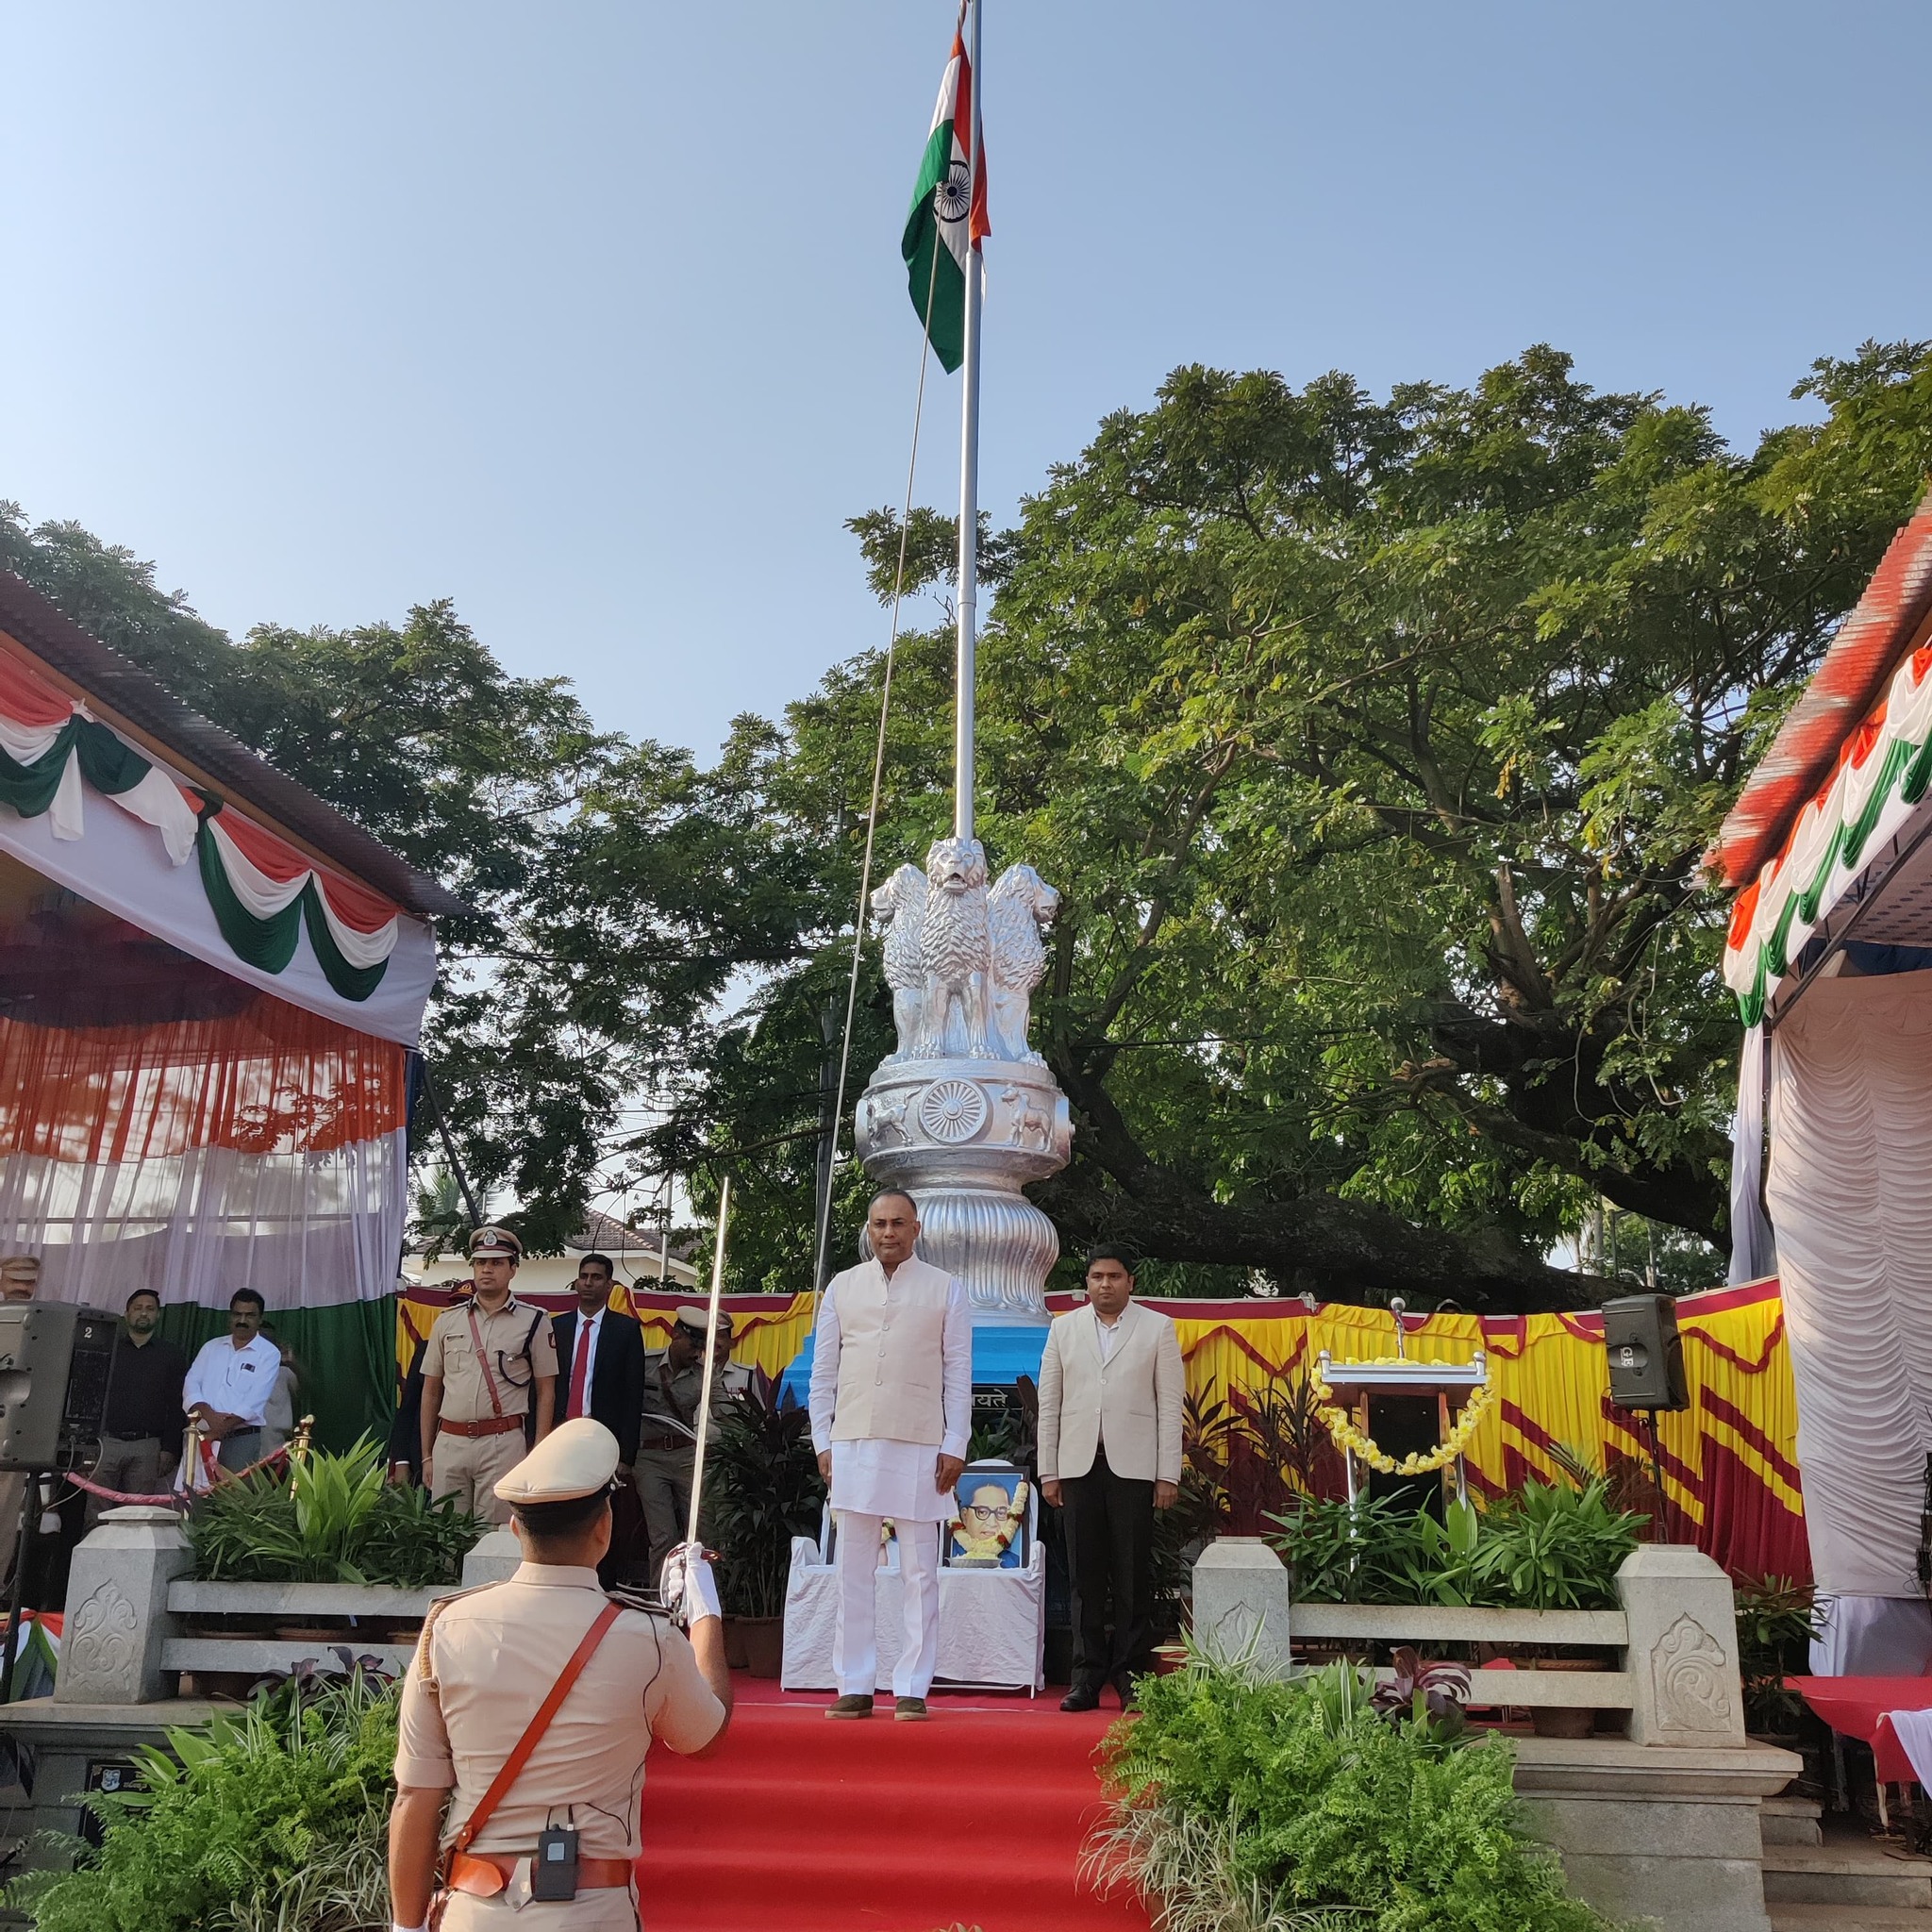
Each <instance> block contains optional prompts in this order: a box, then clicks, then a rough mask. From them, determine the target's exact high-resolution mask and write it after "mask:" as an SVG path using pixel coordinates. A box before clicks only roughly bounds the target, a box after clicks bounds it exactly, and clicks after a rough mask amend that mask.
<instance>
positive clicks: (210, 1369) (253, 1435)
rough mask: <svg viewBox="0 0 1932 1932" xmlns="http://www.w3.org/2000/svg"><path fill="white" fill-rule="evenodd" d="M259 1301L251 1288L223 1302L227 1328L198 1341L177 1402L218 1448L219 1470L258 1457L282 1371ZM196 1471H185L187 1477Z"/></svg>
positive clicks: (242, 1466) (242, 1465)
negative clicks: (264, 1328) (210, 1338)
mask: <svg viewBox="0 0 1932 1932" xmlns="http://www.w3.org/2000/svg"><path fill="white" fill-rule="evenodd" d="M261 1317H262V1299H261V1297H260V1296H259V1295H258V1294H257V1293H256V1292H255V1291H254V1290H253V1289H252V1288H241V1289H237V1290H236V1291H235V1292H234V1294H233V1295H232V1296H231V1297H230V1298H229V1301H228V1332H227V1334H225V1335H218V1336H217V1337H216V1338H215V1339H214V1340H213V1341H209V1342H206V1343H204V1344H203V1347H202V1350H201V1353H200V1354H199V1355H197V1356H196V1357H194V1359H193V1361H192V1362H191V1363H190V1364H189V1366H188V1380H187V1381H186V1382H185V1383H184V1384H183V1385H182V1390H181V1406H182V1407H183V1408H185V1409H186V1410H187V1411H188V1413H189V1415H190V1416H191V1417H192V1418H193V1419H194V1420H195V1421H197V1422H199V1423H200V1424H201V1433H202V1436H203V1437H204V1439H205V1440H207V1441H211V1442H216V1443H219V1444H220V1445H221V1447H220V1460H221V1465H222V1467H223V1468H224V1469H246V1468H247V1467H248V1466H249V1464H250V1463H252V1462H256V1461H258V1460H259V1459H260V1456H261V1426H262V1422H263V1419H264V1418H265V1417H266V1416H267V1414H268V1405H269V1398H270V1396H272V1395H273V1394H274V1393H275V1377H276V1376H277V1375H278V1374H280V1373H281V1367H282V1352H281V1350H280V1349H278V1348H277V1347H276V1346H275V1343H274V1342H273V1341H269V1339H268V1338H267V1337H266V1336H265V1335H263V1334H262V1332H261ZM195 1474H196V1472H194V1471H192V1470H191V1471H190V1472H189V1476H190V1479H191V1480H192V1479H193V1477H194V1475H195Z"/></svg>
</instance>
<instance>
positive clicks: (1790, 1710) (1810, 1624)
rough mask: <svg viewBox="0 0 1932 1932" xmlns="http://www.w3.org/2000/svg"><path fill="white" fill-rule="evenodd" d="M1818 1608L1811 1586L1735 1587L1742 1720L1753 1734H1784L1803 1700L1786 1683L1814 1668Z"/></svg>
mask: <svg viewBox="0 0 1932 1932" xmlns="http://www.w3.org/2000/svg"><path fill="white" fill-rule="evenodd" d="M1817 1618H1818V1610H1817V1606H1816V1604H1815V1602H1814V1601H1813V1597H1812V1592H1811V1588H1810V1586H1809V1585H1808V1584H1803V1583H1793V1582H1792V1581H1791V1579H1790V1577H1789V1576H1759V1577H1755V1578H1749V1579H1745V1580H1741V1581H1740V1582H1739V1584H1738V1586H1737V1620H1738V1666H1739V1669H1740V1671H1741V1672H1742V1674H1743V1678H1744V1718H1745V1722H1746V1723H1747V1724H1749V1726H1750V1728H1751V1729H1752V1730H1754V1731H1785V1730H1789V1729H1790V1726H1791V1725H1792V1724H1795V1723H1796V1721H1797V1717H1798V1713H1799V1712H1800V1711H1801V1710H1802V1709H1803V1708H1804V1703H1805V1701H1804V1699H1803V1698H1801V1697H1800V1696H1799V1695H1798V1693H1797V1692H1796V1691H1787V1690H1786V1689H1785V1684H1784V1680H1785V1679H1786V1677H1788V1676H1791V1675H1797V1674H1803V1673H1804V1672H1806V1671H1807V1670H1809V1669H1810V1668H1811V1657H1810V1651H1811V1640H1812V1639H1813V1638H1814V1637H1816V1636H1817V1634H1818V1626H1817Z"/></svg>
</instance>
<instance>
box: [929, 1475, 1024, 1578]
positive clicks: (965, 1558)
mask: <svg viewBox="0 0 1932 1932" xmlns="http://www.w3.org/2000/svg"><path fill="white" fill-rule="evenodd" d="M1035 1508H1036V1504H1035V1500H1034V1493H1033V1485H1032V1484H1031V1483H1029V1482H1028V1481H1027V1480H1026V1473H1025V1471H1024V1470H1023V1469H1021V1468H1020V1466H1019V1465H1018V1464H1017V1463H1013V1462H991V1461H989V1462H969V1463H968V1464H967V1465H966V1468H965V1471H964V1473H963V1474H961V1475H960V1477H959V1481H958V1487H957V1488H956V1489H955V1490H954V1491H953V1520H952V1522H951V1523H949V1524H947V1525H946V1548H945V1559H946V1562H947V1563H948V1564H949V1565H950V1566H951V1567H952V1568H954V1569H956V1570H1024V1568H1025V1567H1026V1558H1027V1556H1028V1554H1029V1553H1030V1551H1031V1549H1032V1546H1033V1535H1034V1527H1035V1525H1034V1512H1035Z"/></svg>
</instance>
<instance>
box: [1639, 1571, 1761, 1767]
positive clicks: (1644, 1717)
mask: <svg viewBox="0 0 1932 1932" xmlns="http://www.w3.org/2000/svg"><path fill="white" fill-rule="evenodd" d="M1617 1596H1618V1599H1619V1600H1620V1601H1621V1603H1622V1604H1623V1606H1624V1616H1625V1618H1626V1619H1628V1621H1629V1626H1630V1643H1629V1648H1628V1650H1627V1651H1625V1653H1624V1669H1625V1670H1627V1671H1628V1672H1629V1673H1630V1679H1631V1685H1632V1688H1633V1689H1634V1691H1636V1701H1635V1703H1633V1704H1632V1706H1631V1707H1630V1741H1631V1742H1632V1743H1633V1744H1676V1745H1703V1746H1706V1747H1707V1748H1709V1747H1715V1748H1718V1749H1724V1750H1729V1749H1736V1750H1741V1749H1742V1748H1743V1747H1744V1745H1745V1743H1746V1741H1747V1740H1746V1739H1745V1736H1744V1691H1743V1686H1742V1683H1741V1682H1740V1676H1739V1670H1738V1624H1737V1616H1736V1607H1735V1605H1734V1603H1733V1600H1732V1592H1731V1579H1730V1578H1729V1577H1728V1576H1727V1575H1725V1574H1724V1571H1723V1569H1722V1568H1721V1567H1720V1566H1719V1565H1718V1564H1717V1563H1715V1562H1713V1561H1712V1560H1711V1558H1710V1557H1707V1556H1706V1555H1705V1554H1704V1552H1703V1551H1702V1550H1695V1549H1692V1548H1691V1547H1690V1546H1689V1545H1688V1544H1681V1543H1640V1544H1639V1545H1638V1547H1637V1548H1636V1549H1634V1550H1632V1551H1631V1553H1630V1554H1629V1555H1628V1556H1627V1557H1624V1561H1623V1564H1622V1567H1621V1568H1619V1570H1618V1572H1617Z"/></svg>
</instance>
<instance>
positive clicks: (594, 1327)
mask: <svg viewBox="0 0 1932 1932" xmlns="http://www.w3.org/2000/svg"><path fill="white" fill-rule="evenodd" d="M608 1313H609V1310H608V1308H599V1309H598V1310H597V1312H596V1313H595V1314H594V1315H592V1316H591V1319H590V1320H589V1321H588V1322H587V1321H585V1320H584V1311H583V1309H581V1308H579V1309H578V1310H577V1311H576V1314H577V1329H576V1333H575V1335H574V1336H572V1337H571V1343H570V1359H569V1361H567V1362H558V1365H557V1369H558V1374H559V1375H560V1376H561V1377H562V1381H563V1386H562V1388H561V1389H560V1390H559V1391H558V1393H559V1394H560V1395H561V1396H562V1397H563V1407H562V1408H560V1409H559V1410H558V1416H557V1419H558V1422H568V1421H570V1419H571V1418H570V1413H569V1411H570V1391H571V1386H572V1384H573V1383H574V1382H575V1380H576V1374H577V1350H578V1349H580V1348H582V1347H583V1346H584V1337H585V1336H587V1335H588V1336H589V1337H590V1338H591V1341H590V1348H591V1352H590V1354H589V1356H588V1357H585V1360H584V1407H583V1413H584V1414H585V1415H589V1414H590V1412H591V1390H592V1389H593V1388H595V1387H596V1385H597V1341H598V1338H599V1337H601V1336H602V1335H603V1333H604V1317H605V1316H606V1315H607V1314H608Z"/></svg>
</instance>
